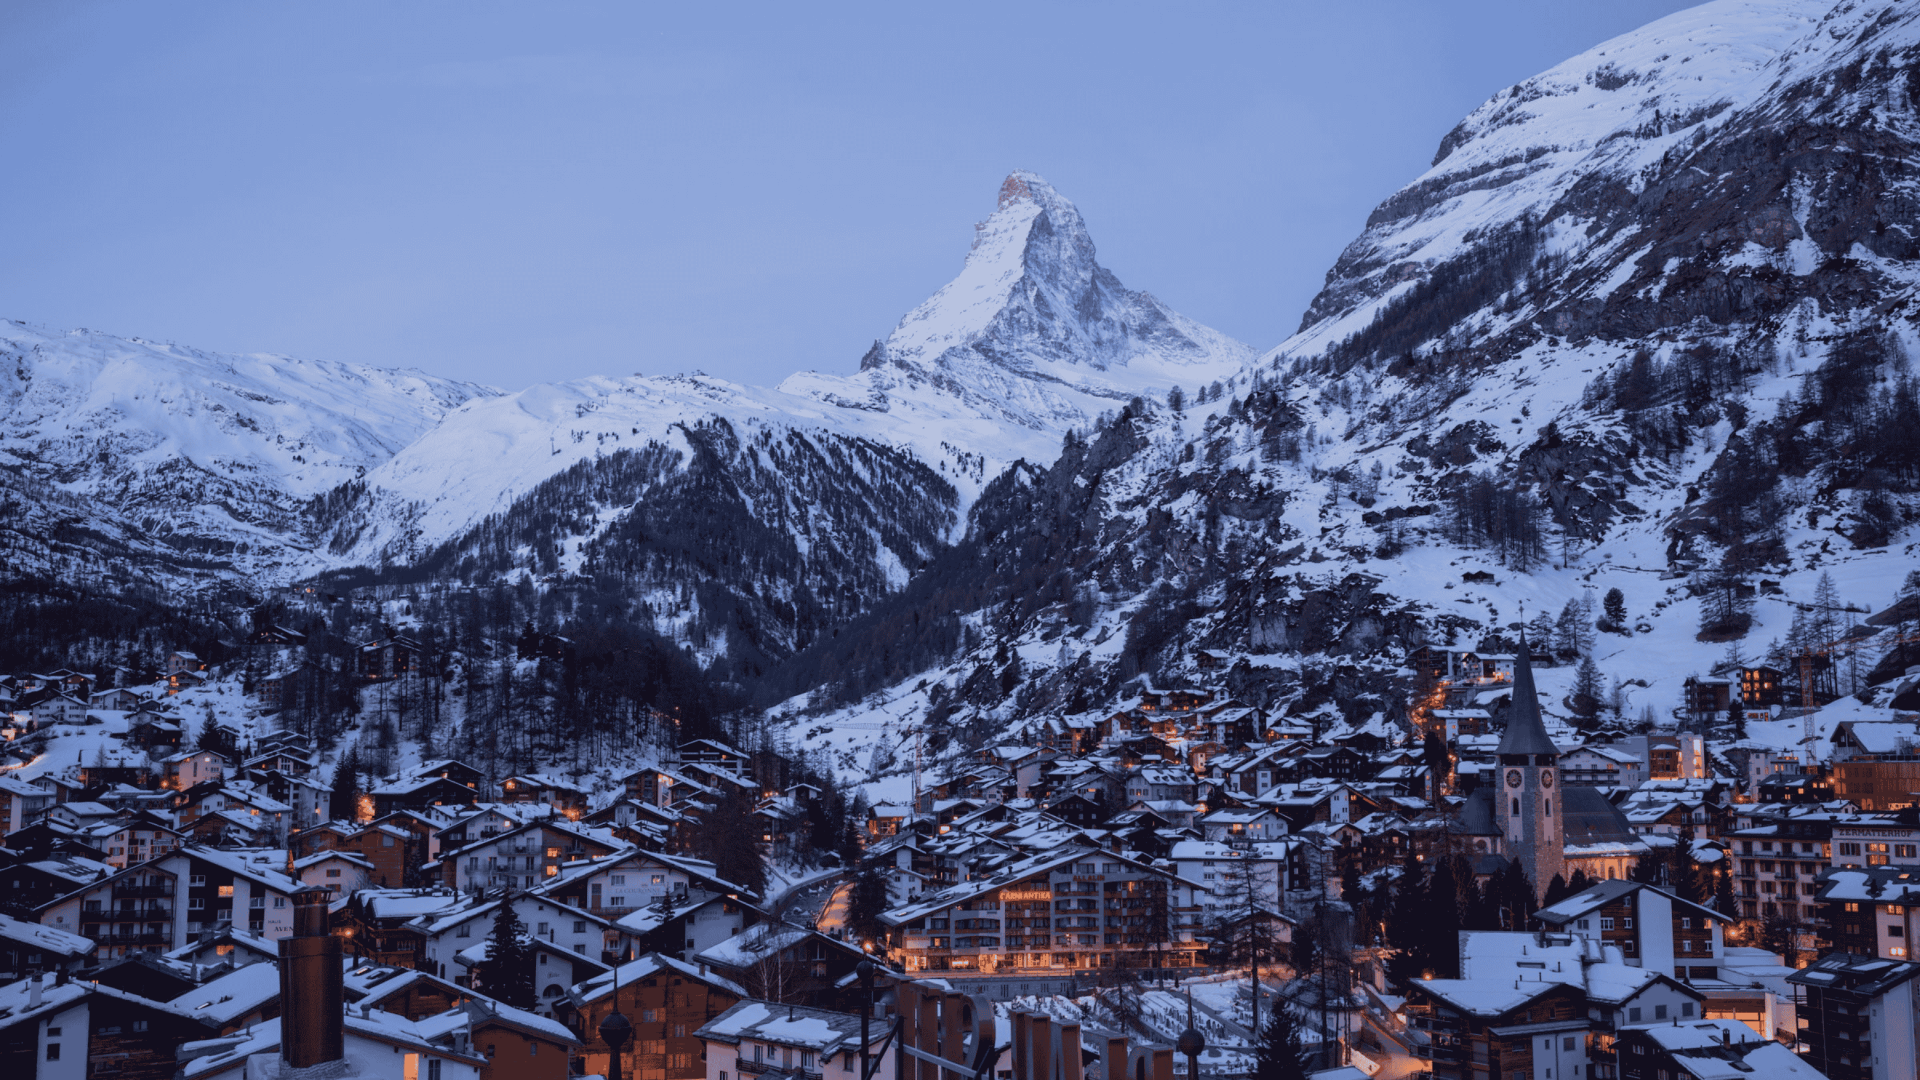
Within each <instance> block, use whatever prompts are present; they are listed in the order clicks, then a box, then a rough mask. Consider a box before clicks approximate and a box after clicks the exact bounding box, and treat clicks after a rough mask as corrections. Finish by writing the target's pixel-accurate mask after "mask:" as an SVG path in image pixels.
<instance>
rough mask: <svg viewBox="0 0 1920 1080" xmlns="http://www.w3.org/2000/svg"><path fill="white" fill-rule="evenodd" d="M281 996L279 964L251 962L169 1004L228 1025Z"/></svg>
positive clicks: (195, 988) (201, 1017) (216, 1022)
mask: <svg viewBox="0 0 1920 1080" xmlns="http://www.w3.org/2000/svg"><path fill="white" fill-rule="evenodd" d="M279 996H280V967H279V965H278V964H248V965H247V966H245V967H242V968H236V969H235V970H233V971H231V972H229V973H227V974H225V975H222V976H220V977H219V978H217V979H214V980H212V981H211V982H208V983H205V984H203V985H201V986H196V987H194V988H193V989H191V990H189V991H187V992H186V993H184V994H181V995H180V996H179V997H177V998H174V999H173V1000H172V1001H170V1002H168V1003H167V1004H169V1005H172V1006H173V1007H174V1008H176V1009H179V1010H181V1011H182V1012H185V1013H188V1014H190V1015H192V1016H195V1017H198V1018H199V1019H202V1020H205V1021H208V1022H209V1023H212V1024H218V1025H226V1024H230V1023H232V1022H233V1021H235V1020H238V1019H240V1018H241V1017H243V1016H245V1015H247V1014H248V1013H250V1012H252V1011H253V1010H255V1009H257V1008H260V1007H261V1006H263V1005H265V1004H267V1003H268V1002H270V1001H272V1000H274V999H275V998H277V997H279Z"/></svg>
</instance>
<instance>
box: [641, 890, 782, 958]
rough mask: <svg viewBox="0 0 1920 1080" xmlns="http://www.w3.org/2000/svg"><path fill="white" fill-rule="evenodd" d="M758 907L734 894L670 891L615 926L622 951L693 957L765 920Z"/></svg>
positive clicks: (765, 916) (763, 913)
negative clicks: (714, 894)
mask: <svg viewBox="0 0 1920 1080" xmlns="http://www.w3.org/2000/svg"><path fill="white" fill-rule="evenodd" d="M766 918H767V915H766V913H765V912H763V911H761V910H760V909H759V908H756V907H754V906H753V905H752V904H749V903H747V902H746V901H745V900H741V899H739V898H738V897H734V896H713V895H706V894H705V891H704V890H702V894H701V895H691V894H688V895H683V894H678V893H674V894H668V895H666V896H664V897H662V898H661V899H660V900H657V901H655V902H654V903H651V904H648V905H647V906H646V907H643V908H637V909H635V910H634V911H632V912H630V913H628V914H626V915H622V916H620V917H619V920H618V921H617V922H615V923H614V924H613V925H614V927H615V928H616V929H617V930H619V932H620V940H621V941H622V942H623V944H622V946H621V951H622V952H624V951H626V950H627V949H629V948H631V949H634V950H635V951H637V952H658V953H665V954H667V955H669V956H678V957H679V958H680V959H682V960H693V959H695V957H696V954H698V953H700V952H702V951H704V950H706V949H710V948H713V947H714V946H716V945H718V944H720V943H721V942H723V941H725V940H727V939H728V938H731V937H733V936H734V935H735V934H738V933H740V932H741V931H742V930H744V929H746V928H747V927H749V926H753V925H755V924H757V923H760V922H763V921H765V920H766Z"/></svg>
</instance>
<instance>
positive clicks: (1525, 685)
mask: <svg viewBox="0 0 1920 1080" xmlns="http://www.w3.org/2000/svg"><path fill="white" fill-rule="evenodd" d="M1494 753H1496V754H1503V755H1504V754H1544V755H1546V756H1548V757H1558V756H1559V754H1560V748H1559V747H1557V746H1555V745H1553V740H1552V739H1549V738H1547V727H1546V724H1545V723H1543V722H1542V721H1541V719H1540V693H1539V691H1537V690H1535V689H1534V688H1533V661H1532V660H1531V659H1530V658H1529V657H1528V650H1527V643H1526V641H1525V640H1522V641H1521V642H1520V656H1519V658H1518V659H1517V660H1516V661H1515V662H1514V665H1513V707H1512V708H1511V709H1509V710H1507V730H1506V731H1505V732H1504V733H1502V734H1501V736H1500V747H1499V749H1497V750H1495V751H1494Z"/></svg>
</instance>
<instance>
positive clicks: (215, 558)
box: [0, 323, 498, 577]
mask: <svg viewBox="0 0 1920 1080" xmlns="http://www.w3.org/2000/svg"><path fill="white" fill-rule="evenodd" d="M497 393H498V391H496V390H492V389H490V388H487V387H482V386H475V385H472V384H469V383H460V382H454V381H450V380H447V379H441V378H436V377H434V376H430V375H425V374H422V373H420V372H415V371H387V370H382V369H378V368H371V367H364V366H361V365H356V364H339V363H328V362H324V361H312V360H296V359H293V358H291V357H285V356H270V355H249V356H230V355H222V354H218V353H208V352H203V351H200V350H196V349H190V348H185V347H182V346H178V345H171V344H165V343H157V342H150V341H143V340H140V339H133V338H120V337H114V336H111V335H107V334H99V333H93V332H89V331H85V330H76V331H72V332H70V333H60V332H56V331H48V330H44V329H40V328H36V327H30V326H27V325H25V324H22V323H5V324H0V417H4V424H0V477H4V483H5V484H6V486H7V491H8V495H9V500H8V501H9V504H10V507H11V508H12V511H13V512H12V513H11V514H10V515H9V522H8V525H9V533H10V535H9V543H10V545H11V546H10V548H9V550H10V553H11V554H10V557H9V558H8V559H7V560H6V562H7V566H6V571H5V572H6V573H7V574H8V575H10V576H35V575H45V576H53V577H59V576H62V575H67V574H72V573H74V572H76V571H77V570H78V568H79V567H80V566H81V565H82V564H92V569H93V571H94V572H101V571H104V567H102V566H100V565H98V563H99V559H97V558H93V557H81V555H80V553H81V552H82V551H85V550H92V551H93V552H94V554H95V555H100V554H101V553H102V552H105V551H109V550H110V551H113V552H115V553H117V556H118V557H121V558H123V559H125V560H131V561H130V562H128V563H127V565H126V566H124V567H123V568H122V571H123V572H124V573H126V574H134V575H137V565H138V564H139V563H141V562H143V561H144V560H147V559H149V558H152V559H158V560H160V562H161V563H170V562H180V563H181V564H182V565H187V564H191V565H192V566H193V567H194V568H196V569H205V570H207V571H210V572H214V573H220V572H225V573H229V574H234V575H240V576H254V575H259V576H266V577H271V576H273V575H276V574H280V575H284V574H286V573H288V572H290V569H289V568H290V566H292V565H294V564H296V563H304V561H305V560H304V559H303V558H302V556H301V554H300V553H301V551H302V549H303V548H304V547H306V546H307V543H308V536H307V530H306V525H305V522H304V521H303V520H302V510H303V506H304V504H305V502H306V500H308V499H310V498H312V497H314V496H317V495H320V494H322V493H324V492H326V491H328V490H331V489H333V488H334V487H336V486H338V485H339V484H341V483H343V482H345V481H347V480H350V479H352V478H353V477H355V476H358V475H360V474H362V473H364V472H366V471H367V470H368V469H371V468H373V467H375V466H377V465H379V464H380V463H382V462H384V461H386V460H387V459H388V458H389V457H391V456H392V455H393V453H394V452H395V451H397V450H399V449H400V448H402V447H404V446H406V445H407V444H409V443H411V442H413V441H414V440H416V439H418V438H419V437H420V436H421V435H422V434H424V433H425V432H426V431H428V430H429V429H431V428H432V427H433V426H434V425H435V424H437V423H439V422H440V420H441V419H442V418H443V417H444V416H445V415H446V414H447V412H448V411H449V410H451V409H453V408H455V407H457V406H459V405H460V404H461V403H463V402H466V401H470V400H473V399H475V398H479V397H484V396H488V395H492V394H497ZM29 520H30V521H32V522H34V523H35V524H33V525H32V526H29V525H28V524H27V523H28V521H29ZM63 520H64V521H68V522H74V523H81V524H83V525H84V528H83V529H81V530H80V531H78V532H76V531H74V530H73V529H72V528H70V527H69V528H64V529H63V528H61V527H58V525H57V524H52V525H50V523H57V522H59V521H63ZM89 544H92V545H93V546H92V547H91V548H89ZM63 552H64V554H63ZM74 558H79V559H80V561H79V562H75V561H73V560H74Z"/></svg>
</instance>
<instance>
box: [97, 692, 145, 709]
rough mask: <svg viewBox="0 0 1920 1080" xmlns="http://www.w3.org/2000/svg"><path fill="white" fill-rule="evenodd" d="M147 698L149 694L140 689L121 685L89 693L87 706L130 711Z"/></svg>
mask: <svg viewBox="0 0 1920 1080" xmlns="http://www.w3.org/2000/svg"><path fill="white" fill-rule="evenodd" d="M146 700H147V695H145V694H143V693H141V692H140V691H138V690H133V689H130V688H128V687H125V686H120V687H115V688H113V689H111V690H96V691H94V692H93V693H91V694H89V695H87V708H89V709H101V710H105V711H108V712H130V711H132V710H133V709H137V708H139V707H140V704H141V702H144V701H146Z"/></svg>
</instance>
